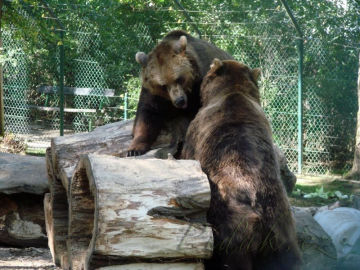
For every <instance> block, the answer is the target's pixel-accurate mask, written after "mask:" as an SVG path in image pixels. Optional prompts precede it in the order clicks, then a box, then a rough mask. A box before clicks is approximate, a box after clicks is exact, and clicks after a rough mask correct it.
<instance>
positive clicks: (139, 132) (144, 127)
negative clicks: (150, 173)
mask: <svg viewBox="0 0 360 270" xmlns="http://www.w3.org/2000/svg"><path fill="white" fill-rule="evenodd" d="M158 121H160V120H158V119H154V117H151V116H150V115H147V113H145V115H142V116H141V117H140V119H136V120H135V123H134V128H133V136H134V138H133V140H132V142H131V144H130V147H129V149H128V153H127V156H128V157H133V156H140V155H143V154H145V153H146V152H147V151H149V150H150V148H151V146H152V144H153V143H154V142H155V140H156V138H157V136H158V135H159V133H160V130H161V125H160V124H159V123H157V122H158Z"/></svg>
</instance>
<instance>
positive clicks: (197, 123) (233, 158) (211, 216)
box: [182, 59, 301, 270]
mask: <svg viewBox="0 0 360 270" xmlns="http://www.w3.org/2000/svg"><path fill="white" fill-rule="evenodd" d="M259 73H260V71H259V70H258V69H250V68H249V67H247V66H246V65H244V64H241V63H239V62H236V61H232V60H226V61H221V60H218V59H215V60H214V62H213V64H212V66H211V69H210V71H209V72H208V74H207V75H206V77H205V78H204V79H203V82H202V85H201V90H200V95H201V100H202V108H201V109H200V110H199V112H198V114H197V115H196V117H195V119H194V120H193V121H192V122H191V124H190V125H189V128H188V130H187V134H186V138H185V143H184V147H183V151H182V158H184V159H197V160H199V161H200V164H201V167H202V169H203V171H204V172H205V173H206V174H207V176H208V178H209V182H210V187H211V205H210V209H209V211H208V222H209V223H211V224H212V226H213V231H214V255H213V258H212V259H211V260H210V261H209V262H207V269H216V270H218V269H274V270H281V269H283V270H289V269H297V268H298V267H299V265H300V262H301V255H300V250H299V247H298V245H297V240H296V232H295V225H294V220H293V217H292V214H291V212H290V205H289V202H288V199H287V196H286V192H285V189H284V186H283V185H282V183H281V180H280V169H279V164H278V160H277V155H276V153H275V151H274V147H273V140H272V134H271V129H270V125H269V122H268V120H267V119H266V116H265V114H264V112H263V110H262V108H261V107H260V102H259V89H258V86H257V78H258V76H259Z"/></svg>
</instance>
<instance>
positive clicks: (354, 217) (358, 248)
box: [314, 207, 360, 269]
mask: <svg viewBox="0 0 360 270" xmlns="http://www.w3.org/2000/svg"><path fill="white" fill-rule="evenodd" d="M314 218H315V220H316V221H317V222H318V223H319V224H320V225H321V226H322V228H323V229H324V230H325V231H326V232H327V234H328V235H330V237H331V239H332V241H333V243H334V246H335V248H336V252H337V257H338V260H339V265H338V267H339V268H341V269H355V268H354V267H355V266H357V267H356V269H358V268H359V266H360V211H359V210H357V209H354V208H349V207H339V208H336V209H334V210H325V211H322V212H318V213H317V214H316V215H315V216H314Z"/></svg>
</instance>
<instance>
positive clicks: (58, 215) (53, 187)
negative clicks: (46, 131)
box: [44, 148, 69, 269]
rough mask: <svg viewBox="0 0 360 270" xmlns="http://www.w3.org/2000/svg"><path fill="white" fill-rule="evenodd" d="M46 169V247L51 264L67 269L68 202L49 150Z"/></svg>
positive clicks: (47, 151)
mask: <svg viewBox="0 0 360 270" xmlns="http://www.w3.org/2000/svg"><path fill="white" fill-rule="evenodd" d="M46 167H47V172H48V180H49V186H50V194H46V195H45V198H44V212H45V223H46V232H47V236H48V245H49V248H50V251H51V255H52V258H53V262H54V263H55V264H56V265H58V266H60V265H61V267H62V268H63V269H69V260H68V254H67V247H66V238H67V235H68V231H67V230H68V220H69V219H68V202H67V191H66V190H65V188H64V187H63V185H62V183H61V181H60V179H59V178H57V177H56V176H55V173H54V168H53V164H52V160H51V149H50V148H48V149H47V150H46Z"/></svg>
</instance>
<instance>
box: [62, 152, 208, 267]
mask: <svg viewBox="0 0 360 270" xmlns="http://www.w3.org/2000/svg"><path fill="white" fill-rule="evenodd" d="M68 201H69V236H68V237H69V241H68V253H69V255H70V262H71V268H72V269H93V268H97V267H100V266H106V265H109V264H110V265H111V264H116V263H118V264H126V263H132V262H134V263H135V262H143V263H152V262H157V263H160V262H162V263H171V262H181V261H182V262H193V263H196V261H198V260H200V259H205V258H209V257H210V256H211V254H212V230H211V228H210V227H209V226H207V225H205V223H206V218H205V216H206V211H207V209H208V207H209V204H210V187H209V183H208V180H207V177H206V175H205V174H204V173H203V172H202V171H201V168H200V165H199V164H198V162H196V161H190V160H181V161H175V160H159V159H140V160H139V159H121V158H116V157H111V156H99V155H88V156H84V157H82V158H81V160H80V162H79V164H78V166H77V168H76V169H75V172H74V176H73V178H72V181H71V185H70V191H69V199H68ZM155 269H157V268H155ZM159 269H160V268H159Z"/></svg>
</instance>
